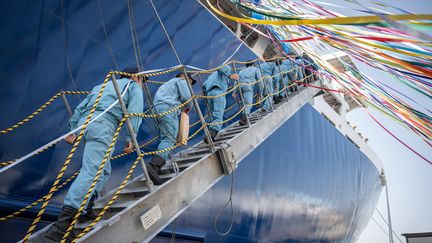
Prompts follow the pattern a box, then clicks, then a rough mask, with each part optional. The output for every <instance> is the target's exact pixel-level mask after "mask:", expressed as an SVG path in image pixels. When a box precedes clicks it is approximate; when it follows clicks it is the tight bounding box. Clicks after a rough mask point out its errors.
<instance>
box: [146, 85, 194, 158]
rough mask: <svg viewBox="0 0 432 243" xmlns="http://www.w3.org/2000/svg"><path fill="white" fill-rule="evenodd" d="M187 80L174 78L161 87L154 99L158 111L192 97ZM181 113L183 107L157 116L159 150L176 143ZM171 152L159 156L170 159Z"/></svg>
mask: <svg viewBox="0 0 432 243" xmlns="http://www.w3.org/2000/svg"><path fill="white" fill-rule="evenodd" d="M186 82H187V81H186V80H184V79H182V78H173V79H171V80H169V81H168V82H166V83H164V84H163V85H162V86H160V87H159V89H158V90H157V92H156V95H155V97H154V100H153V103H154V108H155V111H156V113H159V114H160V113H163V112H166V111H168V110H171V109H173V108H175V107H178V106H179V105H180V104H182V103H184V102H186V101H187V100H189V99H190V98H191V97H192V96H191V93H190V91H189V88H188V85H187V83H186ZM191 104H192V102H188V103H187V104H186V105H185V108H190V107H191ZM180 113H181V109H178V110H177V111H175V112H171V113H169V114H167V115H164V116H161V117H158V118H157V119H158V122H159V124H158V125H159V138H160V140H159V145H158V150H161V149H166V148H169V147H172V146H174V145H175V144H176V138H177V133H178V129H179V120H178V115H179V114H180ZM169 153H170V152H169V151H168V152H165V153H160V154H159V156H160V157H162V158H163V159H164V160H168V156H169Z"/></svg>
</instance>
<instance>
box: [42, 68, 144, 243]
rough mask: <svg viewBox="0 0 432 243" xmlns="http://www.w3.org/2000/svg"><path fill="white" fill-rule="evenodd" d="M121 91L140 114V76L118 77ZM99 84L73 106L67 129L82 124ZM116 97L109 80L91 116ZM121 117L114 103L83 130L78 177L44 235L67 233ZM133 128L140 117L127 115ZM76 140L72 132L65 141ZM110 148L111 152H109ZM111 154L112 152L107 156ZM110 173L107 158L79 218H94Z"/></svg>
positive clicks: (129, 145)
mask: <svg viewBox="0 0 432 243" xmlns="http://www.w3.org/2000/svg"><path fill="white" fill-rule="evenodd" d="M124 72H126V73H137V72H138V69H136V68H127V69H125V70H124ZM117 82H118V85H119V86H120V89H121V90H122V93H124V96H123V100H124V103H125V105H126V108H127V111H128V112H129V113H142V112H143V106H144V103H143V92H142V83H143V77H137V76H135V77H132V79H129V78H127V77H126V76H120V79H119V80H117ZM101 86H102V85H98V86H96V87H94V88H93V90H92V91H91V93H90V94H89V95H88V96H87V97H86V98H85V99H84V100H83V101H82V102H81V103H80V104H79V105H78V106H77V107H76V109H75V113H74V114H73V116H72V117H71V118H70V119H69V129H70V131H72V130H74V129H75V128H77V127H79V126H81V125H82V124H84V122H85V120H86V118H87V116H88V115H89V113H90V110H91V108H92V107H93V104H94V103H95V100H96V99H97V95H98V93H99V91H100V89H101ZM117 99H118V97H117V94H116V91H115V89H114V85H113V83H112V81H109V82H108V83H107V85H106V87H105V90H104V92H103V94H102V96H101V99H100V101H99V103H98V105H97V107H96V111H95V112H94V114H93V116H92V117H93V118H95V117H97V116H98V115H100V114H101V113H103V111H105V110H106V109H107V108H108V107H109V106H111V104H113V103H114V102H116V101H117ZM122 118H123V112H122V109H121V107H120V104H119V103H117V104H116V105H114V106H113V107H112V108H111V109H110V110H108V112H106V113H105V114H103V115H102V116H101V117H99V118H98V119H97V120H94V121H93V122H91V123H90V124H89V125H88V126H87V129H86V131H85V132H84V137H83V140H84V143H85V146H84V154H83V157H82V167H81V169H80V172H79V174H78V176H77V178H76V179H75V180H74V182H73V183H72V185H71V187H70V188H69V191H68V193H67V195H66V198H65V200H64V206H63V208H62V210H61V212H60V215H59V216H58V218H57V221H56V222H54V224H52V225H51V227H50V228H49V229H48V231H47V232H46V233H45V236H46V237H47V238H49V239H51V240H54V241H60V240H61V239H62V237H63V235H64V234H65V233H66V230H67V228H68V227H69V225H70V223H71V222H72V220H73V218H74V216H75V215H76V213H77V210H78V208H79V207H80V206H81V204H82V202H83V200H84V197H85V195H86V193H87V191H88V190H89V189H90V186H91V184H92V182H93V179H94V178H95V176H96V173H97V171H98V168H99V166H100V164H101V163H102V160H103V158H104V156H105V153H106V152H107V150H108V147H109V145H110V143H111V141H112V139H113V136H114V133H115V131H116V129H117V127H118V125H119V122H120V120H122ZM130 120H131V123H132V127H133V130H134V131H135V134H138V129H139V127H140V124H141V121H142V118H139V117H131V118H130ZM75 139H76V134H71V135H69V136H67V137H66V141H67V142H68V143H70V144H73V143H74V142H75ZM132 146H133V145H132V142H131V137H130V134H129V135H128V138H127V143H126V148H125V150H131V149H132V148H133V147H132ZM112 152H113V151H111V153H112ZM110 157H111V155H110ZM110 174H111V163H110V161H109V158H108V161H106V164H105V167H104V168H103V172H102V174H101V175H100V177H99V179H98V180H97V184H96V187H95V190H94V191H93V192H92V196H91V197H90V200H88V201H87V202H86V209H85V211H84V212H83V213H84V214H83V215H80V218H79V219H80V221H85V220H88V219H94V218H96V217H95V214H94V213H93V211H92V208H93V205H94V200H95V199H96V198H97V197H98V196H99V195H100V193H101V191H102V189H103V187H104V185H105V183H106V181H107V180H108V178H109V176H110Z"/></svg>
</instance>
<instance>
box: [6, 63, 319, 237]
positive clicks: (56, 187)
mask: <svg viewBox="0 0 432 243" xmlns="http://www.w3.org/2000/svg"><path fill="white" fill-rule="evenodd" d="M233 62H234V61H231V62H228V63H226V64H224V65H223V66H226V65H229V64H230V63H233ZM248 62H251V61H248ZM248 62H236V63H248ZM221 67H222V66H221ZM221 67H217V68H214V69H209V70H200V71H190V72H189V73H194V74H197V73H205V72H204V71H208V72H210V71H215V70H217V69H218V68H221ZM181 68H182V66H177V67H173V68H170V69H167V70H163V71H158V72H154V73H145V74H128V73H123V72H116V71H113V72H110V73H109V74H108V75H107V76H106V78H105V80H104V82H103V83H102V86H101V89H100V90H99V93H98V95H97V98H96V100H95V102H94V104H93V106H92V109H91V110H90V113H89V115H88V116H87V118H86V121H85V122H84V125H83V128H82V129H81V131H80V133H79V135H78V137H77V139H76V141H75V142H74V144H73V146H72V148H71V151H70V152H69V154H68V156H67V158H66V160H65V162H64V163H63V166H62V168H61V170H60V172H59V173H58V175H57V177H56V179H55V181H54V183H53V185H52V187H51V189H50V190H49V193H48V194H46V195H45V196H44V197H42V198H40V199H38V200H36V201H35V202H33V203H32V204H30V205H28V206H26V207H24V208H22V209H20V210H18V211H16V212H14V213H12V214H10V215H7V216H5V217H2V218H0V221H4V220H7V219H10V218H13V217H16V216H18V215H20V214H22V213H23V212H25V211H27V210H28V209H30V208H32V207H34V206H35V205H37V204H40V203H42V206H41V208H40V210H39V212H38V214H37V216H36V218H35V219H34V221H33V222H32V224H31V226H30V228H29V229H28V231H27V234H26V235H25V237H24V239H23V242H27V241H28V240H29V238H30V236H31V234H32V233H33V231H34V230H35V228H36V225H37V224H38V222H39V221H40V220H41V217H42V214H43V213H44V211H45V209H46V207H47V205H48V202H49V201H50V199H51V198H52V196H53V193H54V192H56V191H58V190H59V189H61V188H63V187H64V186H66V185H67V184H68V183H69V182H70V181H71V180H72V179H74V178H75V177H76V176H77V173H78V172H75V173H74V174H73V175H72V176H71V177H69V178H68V179H66V180H65V181H64V182H63V183H61V184H60V180H61V179H62V177H63V175H64V173H65V171H66V169H67V167H68V165H69V164H70V162H71V159H72V156H73V154H74V153H75V151H76V148H77V146H78V144H79V143H80V141H81V140H82V138H83V134H84V131H85V129H86V128H87V125H88V123H89V122H90V119H91V117H92V116H93V114H94V112H95V111H96V107H97V104H98V103H99V102H100V99H101V97H102V93H103V90H104V89H105V87H106V85H107V83H108V81H109V79H110V78H111V76H112V75H114V74H120V75H124V76H127V77H134V76H146V77H151V76H156V75H162V74H166V73H169V72H173V71H175V70H179V69H181ZM292 71H295V68H294V69H291V70H289V71H284V72H279V73H277V74H275V75H273V76H263V77H261V79H259V80H257V81H254V82H250V83H237V84H235V85H233V86H232V87H231V88H229V89H228V90H227V91H226V92H224V93H222V94H219V95H215V96H207V95H196V96H192V97H191V98H190V99H188V100H187V101H185V102H183V103H182V104H180V105H178V106H176V107H174V108H172V109H170V110H168V111H165V112H162V113H157V114H150V115H149V114H145V113H131V114H127V115H126V116H124V118H123V119H122V120H121V121H120V123H119V126H118V127H117V130H116V132H115V134H114V137H113V140H112V142H111V144H110V146H109V147H108V150H107V152H106V154H105V156H104V159H103V160H102V162H101V164H100V166H99V169H98V172H97V173H96V176H95V178H94V179H93V182H92V183H91V185H90V188H89V190H88V192H87V193H86V195H85V197H84V200H83V203H82V205H81V206H80V207H79V209H78V213H77V214H76V216H75V218H74V219H73V221H72V224H71V225H70V227H69V228H68V230H67V231H66V234H65V235H64V237H63V240H62V242H64V241H65V239H67V237H68V235H69V234H70V233H71V230H72V229H73V226H74V225H75V224H76V222H77V219H78V216H77V215H79V214H80V212H82V211H83V210H84V206H85V202H86V201H87V200H88V199H89V197H90V195H91V192H92V191H93V188H94V187H95V185H96V182H97V180H98V178H99V176H100V174H101V171H102V170H103V168H104V165H105V164H106V162H107V160H108V158H109V154H110V152H111V151H112V149H113V146H114V144H115V143H116V141H117V138H118V135H119V133H120V129H121V128H122V127H123V125H124V123H125V121H126V119H127V118H128V117H142V118H158V117H161V116H164V115H167V114H170V113H172V112H176V111H178V110H179V109H181V108H183V107H184V106H185V105H186V104H188V103H189V102H191V101H192V100H193V99H213V98H218V97H222V96H226V95H227V94H229V93H231V92H233V91H234V90H236V89H238V88H239V87H241V86H242V85H255V84H257V83H259V82H263V80H265V79H267V78H274V77H277V76H280V75H283V74H285V73H289V72H292ZM311 75H313V74H311ZM311 75H309V76H307V77H304V78H303V80H304V79H307V78H309V77H310V76H311ZM147 82H149V81H147ZM150 82H152V83H155V84H163V83H165V82H162V81H154V80H152V81H150ZM296 82H299V81H296ZM293 85H294V84H292V85H289V86H285V85H284V87H283V88H282V89H280V90H279V91H276V92H274V93H271V94H268V95H267V96H265V97H264V98H263V99H260V100H259V101H258V102H256V103H254V104H243V105H242V106H241V107H240V109H239V110H238V111H237V112H236V113H235V114H233V115H232V116H231V117H229V118H227V119H225V120H224V121H221V122H210V123H208V122H205V124H202V125H201V127H200V128H199V129H197V130H196V131H195V132H194V133H193V134H192V135H191V136H189V137H188V138H187V139H186V141H187V140H190V139H191V138H193V137H195V136H196V135H197V134H198V133H199V132H200V131H202V130H203V129H204V128H205V127H206V126H211V125H219V124H225V123H227V122H229V121H231V120H233V119H235V118H236V117H237V116H238V115H240V114H241V113H242V112H243V111H244V110H245V107H246V106H252V105H257V104H259V103H261V102H262V101H263V100H265V99H266V98H268V97H270V96H273V95H277V94H279V93H281V92H283V91H284V90H286V89H288V88H290V87H292V86H293ZM88 93H89V92H74V91H62V92H59V93H58V94H56V95H55V96H53V97H52V98H51V99H50V100H49V101H47V102H46V103H45V104H44V105H43V106H41V107H40V108H39V109H38V110H37V111H36V112H34V113H32V114H31V115H30V116H29V117H27V118H26V119H24V120H23V121H21V122H19V123H17V124H15V125H14V126H12V128H8V129H5V130H8V131H7V132H9V131H12V130H13V129H16V128H17V127H19V126H21V125H22V124H24V123H26V122H28V121H30V120H31V119H33V118H34V117H35V116H36V115H37V114H38V113H39V112H41V111H42V110H43V109H45V108H46V107H47V106H49V105H50V104H51V103H52V102H53V101H54V100H55V99H57V98H58V97H60V96H61V95H63V94H88ZM235 106H236V104H234V105H232V106H230V107H229V108H228V109H226V110H230V109H232V108H233V107H235ZM206 117H208V115H207V116H206ZM199 123H200V121H197V122H195V123H193V124H191V125H190V127H193V126H196V125H197V124H199ZM10 129H12V130H10ZM157 138H158V137H157V136H156V137H153V138H152V139H151V140H150V141H148V142H146V143H144V144H143V145H140V146H139V148H142V147H145V146H147V145H149V144H151V143H153V142H154V141H156V139H157ZM183 142H185V141H182V143H176V144H175V145H174V146H172V147H169V148H166V149H163V150H156V151H148V152H145V153H142V154H141V155H139V156H137V159H136V160H135V161H134V163H133V165H132V166H131V169H130V171H129V172H130V173H128V175H127V176H126V178H125V180H124V181H123V182H122V184H121V185H120V187H119V190H117V191H116V193H115V194H114V196H113V198H112V199H111V200H110V201H109V202H108V203H107V205H106V206H105V207H104V210H102V211H101V213H100V215H98V218H97V220H95V221H94V222H92V224H90V225H89V227H88V228H86V229H85V230H84V231H83V232H82V233H81V234H80V235H79V236H78V238H80V237H82V236H83V234H85V233H86V232H88V231H89V229H90V228H92V227H93V226H94V225H95V224H96V223H95V222H97V221H98V220H100V218H101V217H102V215H103V214H104V213H105V211H106V210H107V209H108V208H109V207H110V205H111V204H112V203H113V202H114V200H115V199H116V198H117V196H118V194H119V192H120V191H121V189H122V188H123V187H124V186H125V185H126V183H127V181H128V180H129V178H130V174H131V173H132V172H133V170H134V169H135V167H136V165H137V164H138V161H139V160H140V159H141V158H142V157H144V156H146V155H154V154H158V153H164V152H169V151H171V150H173V149H175V148H177V147H179V146H182V145H183ZM47 149H48V148H46V149H45V150H43V151H46V150H47ZM43 151H40V153H42V152H43ZM127 154H129V153H121V154H119V155H116V156H113V157H112V159H113V160H115V159H118V158H121V157H123V156H125V155H127ZM13 162H14V160H10V161H5V162H0V165H6V164H11V163H13ZM78 238H77V239H78Z"/></svg>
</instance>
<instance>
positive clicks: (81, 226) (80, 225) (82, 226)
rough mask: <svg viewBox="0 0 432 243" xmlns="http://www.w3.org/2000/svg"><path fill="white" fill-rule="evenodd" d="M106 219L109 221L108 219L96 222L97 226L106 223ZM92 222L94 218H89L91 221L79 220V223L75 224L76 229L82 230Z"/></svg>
mask: <svg viewBox="0 0 432 243" xmlns="http://www.w3.org/2000/svg"><path fill="white" fill-rule="evenodd" d="M106 221H107V220H99V221H98V222H97V223H96V225H95V227H97V226H98V225H101V224H104V223H105V222H106ZM92 222H93V220H89V221H86V222H82V223H80V222H78V223H77V224H76V225H75V227H74V229H81V230H83V229H85V228H87V227H88V226H89V225H90V224H91V223H92Z"/></svg>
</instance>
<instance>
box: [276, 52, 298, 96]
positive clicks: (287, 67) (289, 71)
mask: <svg viewBox="0 0 432 243" xmlns="http://www.w3.org/2000/svg"><path fill="white" fill-rule="evenodd" d="M280 68H281V71H282V72H283V73H284V74H283V75H282V82H283V84H284V85H285V87H288V86H289V85H290V84H291V82H292V81H293V80H294V76H295V75H294V74H295V72H296V70H297V69H296V65H295V64H293V63H292V61H291V60H289V59H286V60H284V61H283V62H282V64H281V65H280ZM286 91H288V90H286ZM281 95H285V91H283V92H282V93H281Z"/></svg>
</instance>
